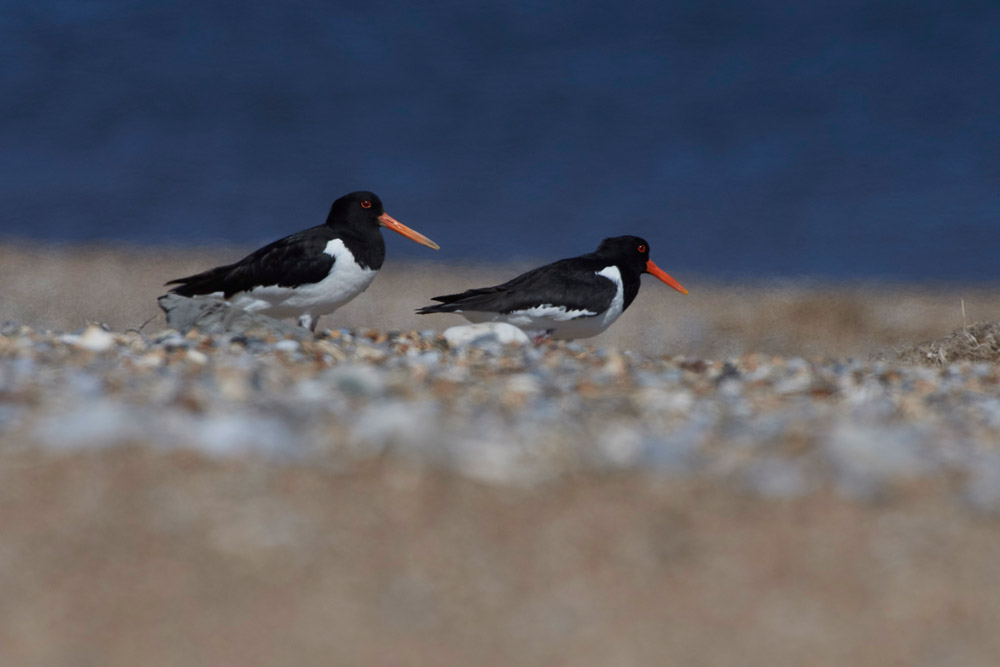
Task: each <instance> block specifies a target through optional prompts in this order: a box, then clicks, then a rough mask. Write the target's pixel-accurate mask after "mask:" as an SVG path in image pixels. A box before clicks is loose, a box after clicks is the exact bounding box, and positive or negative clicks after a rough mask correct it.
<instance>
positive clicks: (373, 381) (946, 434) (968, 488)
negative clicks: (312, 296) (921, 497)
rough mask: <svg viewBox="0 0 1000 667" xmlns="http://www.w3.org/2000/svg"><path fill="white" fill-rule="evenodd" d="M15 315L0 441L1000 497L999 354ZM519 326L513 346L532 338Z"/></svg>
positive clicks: (526, 479)
mask: <svg viewBox="0 0 1000 667" xmlns="http://www.w3.org/2000/svg"><path fill="white" fill-rule="evenodd" d="M474 333H475V335H465V334H464V333H463V332H457V333H456V332H454V331H453V332H452V334H451V335H450V336H449V338H451V340H453V341H454V342H455V343H456V344H455V345H451V344H449V342H448V339H446V338H445V337H444V336H440V335H437V334H435V333H434V332H430V331H423V332H416V331H409V332H396V331H377V330H364V331H356V330H346V329H345V330H340V331H332V332H328V333H327V334H324V335H321V336H320V337H318V338H315V339H314V338H311V337H305V338H302V339H301V340H296V339H292V338H288V337H285V336H283V335H277V334H275V333H273V332H269V331H263V330H241V331H240V332H239V333H221V334H202V333H199V332H198V331H192V332H188V333H186V334H182V333H180V332H178V331H174V330H166V331H162V332H159V333H157V334H156V335H153V336H147V335H143V334H141V333H138V332H135V331H127V332H116V331H109V330H107V329H106V328H104V327H101V326H98V325H90V326H88V327H86V328H84V329H82V330H80V331H76V332H72V333H53V332H42V331H35V330H33V329H31V328H28V327H24V326H19V325H16V324H13V323H8V324H6V325H4V326H3V328H2V329H0V446H2V447H6V448H41V449H42V450H46V451H50V452H66V451H79V450H81V449H102V448H109V447H120V446H140V447H151V448H157V449H165V450H173V449H184V450H193V451H196V452H198V453H200V454H201V455H203V456H206V457H210V458H232V457H245V456H252V457H260V458H263V459H265V460H270V461H275V462H282V461H296V462H305V463H306V464H308V465H329V466H333V467H335V468H336V467H349V466H351V465H353V464H356V463H358V462H362V461H365V460H368V459H371V458H373V457H384V456H390V457H398V458H399V459H400V460H401V461H405V462H406V463H407V464H409V465H415V466H426V467H430V468H434V469H446V470H450V471H453V472H456V473H458V474H460V475H464V476H468V477H471V478H474V479H477V480H482V481H485V482H489V483H494V484H516V485H523V484H536V483H541V482H544V481H545V480H549V479H553V478H557V477H560V476H566V475H576V474H583V473H586V474H594V473H598V474H600V473H610V472H620V471H633V472H642V473H646V474H649V475H656V476H668V477H669V476H698V477H702V478H707V479H713V480H718V482H719V483H720V484H727V485H732V486H733V487H735V488H740V489H744V490H746V492H748V493H752V494H758V495H761V496H764V497H768V498H777V499H792V498H799V497H801V496H804V495H807V494H810V493H815V492H817V491H820V490H822V489H833V490H834V491H835V492H836V493H838V494H841V495H842V496H844V497H846V498H851V499H857V500H859V501H873V500H877V499H881V498H884V497H886V496H887V495H891V494H893V493H895V492H899V491H901V490H903V489H905V488H907V486H908V485H912V484H915V483H916V484H920V483H924V482H935V483H936V482H938V481H941V482H943V483H944V484H945V485H946V487H947V488H948V489H949V490H950V492H952V493H953V494H954V496H955V497H956V498H958V499H960V500H962V501H963V502H964V503H965V506H967V507H970V508H974V509H976V510H982V511H994V510H996V509H1000V463H998V462H1000V437H998V432H1000V367H998V366H997V365H995V364H990V363H983V362H978V363H973V362H960V363H950V364H949V363H943V364H940V365H939V366H938V367H928V366H923V365H911V364H907V363H902V362H887V361H872V362H869V361H858V360H853V359H841V360H825V361H816V360H809V359H803V358H797V357H791V358H785V357H777V356H776V357H771V356H765V355H759V354H748V355H745V356H742V357H738V358H732V359H723V360H710V359H691V358H684V357H670V356H646V355H638V354H632V353H629V352H625V351H621V350H617V349H600V348H597V349H595V348H592V347H589V346H587V345H585V344H581V343H579V342H572V343H546V344H542V345H539V346H536V345H533V344H518V343H517V342H515V343H507V344H503V343H502V342H501V340H503V339H501V338H499V337H498V335H494V334H490V333H487V334H486V335H483V334H482V332H474ZM514 340H515V341H516V339H514Z"/></svg>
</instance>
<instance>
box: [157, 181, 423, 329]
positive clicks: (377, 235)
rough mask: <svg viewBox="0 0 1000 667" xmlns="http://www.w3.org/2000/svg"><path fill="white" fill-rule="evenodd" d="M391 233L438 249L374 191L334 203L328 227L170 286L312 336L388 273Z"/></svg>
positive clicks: (284, 239) (182, 293)
mask: <svg viewBox="0 0 1000 667" xmlns="http://www.w3.org/2000/svg"><path fill="white" fill-rule="evenodd" d="M380 227H388V228H389V229H391V230H393V231H394V232H398V233H400V234H402V235H403V236H405V237H406V238H408V239H411V240H413V241H416V242H417V243H420V244H423V245H425V246H428V247H430V248H434V249H435V250H437V249H438V245H437V244H436V243H434V241H431V240H430V239H429V238H427V237H426V236H424V235H423V234H421V233H419V232H417V231H415V230H413V229H410V228H409V227H407V226H406V225H404V224H403V223H401V222H399V221H398V220H396V219H395V218H393V217H392V216H390V215H389V214H388V213H386V212H385V210H384V209H383V208H382V200H381V199H379V198H378V196H377V195H376V194H375V193H373V192H367V191H360V192H352V193H350V194H348V195H344V196H343V197H341V198H340V199H338V200H337V201H335V202H333V206H332V207H330V214H329V215H328V216H327V218H326V223H324V224H322V225H319V226H318V227H310V228H309V229H306V230H303V231H301V232H297V233H295V234H292V235H290V236H286V237H285V238H283V239H280V240H278V241H275V242H274V243H271V244H270V245H266V246H264V247H263V248H261V249H260V250H256V251H254V252H252V253H250V254H249V255H247V256H246V257H244V258H243V259H241V260H240V261H238V262H236V263H234V264H227V265H226V266H219V267H216V268H214V269H209V270H208V271H204V272H202V273H198V274H195V275H193V276H188V277H186V278H177V279H176V280H171V281H170V282H168V283H167V285H174V284H176V285H178V287H175V288H173V289H172V290H171V292H173V293H175V294H180V295H181V296H188V297H197V296H214V297H222V298H225V299H226V300H228V301H229V302H230V303H232V304H233V305H234V306H236V307H238V308H242V309H244V310H247V311H250V312H258V313H263V314H265V315H270V316H271V317H279V318H281V317H297V318H298V321H299V324H300V325H301V326H303V327H307V328H308V329H309V330H310V331H315V330H316V323H317V321H318V320H319V318H320V317H321V316H322V315H328V314H329V313H332V312H333V311H335V310H336V309H337V308H340V307H341V306H343V305H344V304H345V303H347V302H348V301H350V300H351V299H353V298H354V297H356V296H357V295H359V294H361V293H362V292H364V291H365V290H366V289H367V288H368V286H369V285H370V284H371V282H372V280H374V278H375V274H376V273H377V272H378V270H379V269H380V268H382V262H383V261H384V260H385V239H383V238H382V231H381V229H380Z"/></svg>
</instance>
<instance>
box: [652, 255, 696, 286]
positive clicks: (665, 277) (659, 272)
mask: <svg viewBox="0 0 1000 667" xmlns="http://www.w3.org/2000/svg"><path fill="white" fill-rule="evenodd" d="M646 273H651V274H653V275H654V276H656V277H657V278H659V279H660V280H662V281H663V282H665V283H666V284H668V285H670V286H671V287H673V288H674V289H675V290H677V291H678V292H680V293H681V294H687V293H688V291H687V290H686V289H684V286H683V285H681V284H680V283H679V282H677V281H676V280H674V279H673V278H671V277H670V275H669V274H668V273H667V272H666V271H664V270H663V269H661V268H660V267H658V266H657V265H656V264H653V260H651V259H648V260H646Z"/></svg>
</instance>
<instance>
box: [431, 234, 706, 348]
mask: <svg viewBox="0 0 1000 667" xmlns="http://www.w3.org/2000/svg"><path fill="white" fill-rule="evenodd" d="M643 273H649V274H652V275H654V276H656V277H657V278H659V279H660V280H662V281H663V282H665V283H666V284H668V285H670V286H671V287H673V288H674V289H675V290H677V291H678V292H681V293H683V294H687V290H686V289H684V287H683V286H682V285H681V284H680V283H679V282H677V281H676V280H674V279H673V278H671V277H670V276H669V275H667V274H666V273H665V272H664V271H663V270H662V269H660V267H658V266H657V265H656V264H654V263H653V260H651V259H649V244H648V243H647V242H646V241H645V240H643V239H641V238H639V237H638V236H616V237H613V238H608V239H604V240H603V241H601V245H600V246H598V248H597V250H596V251H594V252H591V253H588V254H586V255H580V256H579V257H573V258H570V259H562V260H559V261H558V262H553V263H552V264H547V265H545V266H542V267H539V268H537V269H534V270H532V271H528V272H527V273H524V274H522V275H520V276H518V277H516V278H514V279H513V280H509V281H507V282H505V283H503V284H502V285H497V286H495V287H482V288H479V289H470V290H466V291H465V292H462V293H461V294H447V295H445V296H436V297H434V299H433V300H434V301H440V302H441V303H439V304H435V305H432V306H425V307H423V308H420V309H419V310H417V312H418V313H420V314H428V313H460V314H461V315H462V316H464V317H465V319H467V320H469V321H470V322H476V323H479V322H507V323H509V324H513V325H514V326H517V327H519V328H520V329H522V330H523V331H524V332H525V333H527V334H528V335H530V336H533V337H534V338H535V339H536V340H542V339H545V338H548V337H551V338H555V339H564V340H568V339H573V338H589V337H591V336H596V335H597V334H599V333H601V332H602V331H604V330H605V329H607V328H608V327H609V326H611V323H612V322H614V321H615V320H617V319H618V316H619V315H621V314H622V313H623V312H624V311H625V309H626V308H628V307H629V305H631V303H632V301H634V300H635V297H636V295H637V294H638V293H639V282H640V278H641V276H642V274H643Z"/></svg>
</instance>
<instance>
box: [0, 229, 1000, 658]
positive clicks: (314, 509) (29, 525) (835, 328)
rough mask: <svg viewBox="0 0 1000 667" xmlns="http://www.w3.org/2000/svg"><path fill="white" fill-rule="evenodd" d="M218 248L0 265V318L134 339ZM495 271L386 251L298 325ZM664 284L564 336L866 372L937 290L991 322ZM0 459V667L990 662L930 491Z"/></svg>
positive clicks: (994, 584) (872, 299)
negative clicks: (821, 361) (867, 497)
mask: <svg viewBox="0 0 1000 667" xmlns="http://www.w3.org/2000/svg"><path fill="white" fill-rule="evenodd" d="M239 256H241V253H240V252H239V251H230V252H226V251H218V250H213V251H209V250H199V251H195V252H191V251H179V250H170V251H158V252H155V253H154V252H151V251H142V252H139V251H134V250H128V249H124V250H108V249H80V248H58V249H56V250H54V251H44V252H43V251H41V250H40V249H30V248H29V249H25V248H10V247H7V248H0V322H2V321H6V320H11V319H13V320H17V321H19V322H20V323H23V324H27V325H30V326H32V327H35V328H53V329H57V330H74V329H77V328H79V327H81V326H82V325H83V324H84V323H86V322H88V321H100V322H106V323H107V324H108V325H110V326H111V327H112V328H113V329H116V330H121V329H124V328H127V327H133V326H137V325H139V324H141V323H142V321H143V320H145V319H146V318H147V317H149V316H151V315H154V314H156V313H157V312H158V310H157V309H156V306H155V297H156V296H157V295H158V294H160V293H162V287H161V284H162V283H163V282H164V281H165V280H166V279H168V278H173V277H177V276H181V275H185V274H187V273H192V272H195V271H198V270H201V269H204V268H206V267H208V266H212V265H215V264H217V263H223V262H227V261H232V260H233V259H236V258H238V257H239ZM519 268H523V267H517V268H506V269H504V268H497V267H493V268H489V269H488V270H483V271H481V272H480V271H478V270H473V269H471V268H455V267H449V266H442V265H432V264H426V265H416V266H396V265H395V264H393V263H392V262H391V258H390V264H389V267H388V268H387V269H386V270H385V271H384V272H383V273H382V274H381V275H380V276H379V277H378V278H377V279H376V281H375V284H374V286H373V287H372V289H371V290H369V292H368V293H367V294H365V295H364V296H363V297H361V298H359V299H358V300H357V301H356V302H355V303H352V304H350V305H349V306H347V307H345V308H344V309H342V311H340V312H339V313H337V314H335V315H334V316H332V317H329V318H325V319H324V320H322V321H321V326H327V327H340V326H344V327H362V328H363V327H375V328H380V329H408V328H420V329H426V328H437V329H441V328H444V327H445V326H450V325H451V324H454V323H458V322H460V321H461V320H459V319H458V318H455V317H444V316H442V317H417V316H416V315H414V314H413V312H412V310H413V308H414V307H416V306H419V305H422V304H423V303H425V302H426V299H427V297H429V296H432V295H435V294H439V293H444V292H448V291H452V290H457V289H461V288H463V287H467V286H470V285H481V284H488V283H491V282H493V281H496V280H501V279H504V278H506V277H509V276H511V275H513V273H514V272H515V271H516V270H518V269H519ZM678 278H679V279H681V280H682V282H684V283H685V284H686V285H687V286H688V287H689V288H690V289H691V295H690V296H689V297H683V296H681V295H678V294H677V293H675V292H673V291H672V290H669V289H668V288H666V287H665V286H663V285H660V284H658V283H656V282H655V281H652V280H648V279H647V282H646V285H645V286H644V287H643V289H642V291H641V292H640V294H639V297H638V299H637V301H636V304H635V305H634V306H633V307H632V308H631V309H630V310H629V311H628V312H626V314H625V315H624V316H623V317H622V319H621V320H620V321H619V323H617V324H616V325H615V326H614V327H612V329H611V330H610V331H609V332H608V333H606V334H604V335H603V336H601V337H599V338H596V339H593V340H592V341H589V342H590V343H592V344H594V345H600V346H621V347H624V348H629V349H634V350H637V351H641V352H644V353H647V354H663V353H666V354H671V355H679V354H683V355H687V356H691V357H713V358H720V357H724V356H727V355H734V354H739V353H743V352H748V351H757V352H763V353H767V354H776V355H779V354H780V355H806V356H818V357H843V356H856V357H862V358H866V357H868V355H870V354H872V353H877V352H879V351H885V350H891V349H892V348H893V347H894V346H901V345H904V344H907V343H912V342H916V341H920V340H924V339H929V338H938V337H941V336H943V335H945V334H947V333H948V332H950V331H952V330H953V329H955V328H956V327H958V326H961V324H962V315H961V310H960V299H962V298H964V299H965V302H966V313H967V317H968V321H969V322H970V323H971V322H972V321H974V320H977V319H997V318H998V317H1000V295H998V294H997V291H996V290H993V291H990V290H985V289H981V288H977V289H971V288H970V289H964V288H948V289H939V290H930V289H925V288H902V287H898V286H884V285H855V286H850V287H839V288H838V287H828V286H812V287H810V286H794V285H770V286H760V285H758V286H744V287H732V286H723V285H707V284H703V281H699V280H698V279H697V278H696V277H694V278H691V277H688V276H678ZM161 326H162V320H156V321H154V322H153V323H151V324H150V325H149V328H148V329H147V331H155V329H156V328H159V327H161ZM3 400H4V396H3V394H2V393H0V408H2V406H3ZM0 442H4V443H6V446H4V447H0V664H4V665H6V664H11V665H66V664H73V665H77V664H79V665H90V664H93V665H102V666H105V665H107V666H118V665H121V666H125V665H128V666H131V665H193V664H211V665H237V664H238V665H276V664H281V665H329V664H428V665H430V664H434V665H439V664H476V665H509V664H519V665H520V664H528V665H551V664H567V665H570V664H572V665H650V664H681V665H689V664H691V665H733V664H739V665H769V666H770V665H843V664H852V665H885V664H906V665H911V664H912V665H943V664H954V665H990V664H1000V635H998V634H997V633H996V628H997V627H1000V580H998V578H997V577H996V563H997V562H998V560H1000V524H998V522H997V519H996V518H995V517H993V516H990V515H983V514H976V513H974V512H972V511H970V510H969V509H968V508H966V507H962V506H960V504H958V503H956V502H955V501H954V499H949V497H948V496H946V495H944V494H942V493H939V489H937V488H936V487H935V485H934V483H930V482H919V483H917V482H915V483H914V484H913V487H912V488H901V489H899V492H898V493H897V494H895V495H893V496H891V497H887V498H882V499H876V500H875V501H872V502H862V501H859V500H847V499H845V498H844V497H842V496H840V495H837V494H834V493H832V492H830V491H828V490H821V491H819V492H816V493H813V494H809V495H807V496H803V497H799V498H794V499H784V500H767V499H762V498H761V497H759V496H751V495H749V494H746V493H743V492H741V490H740V489H735V488H728V487H727V486H726V485H724V484H722V483H719V482H718V481H714V482H712V481H707V480H705V479H698V478H691V479H688V478H683V479H680V478H674V477H670V476H663V477H658V478H651V477H647V476H644V475H641V474H635V473H629V474H625V473H621V474H611V473H604V474H598V473H595V474H586V475H585V474H581V475H579V476H578V477H576V478H573V477H570V478H567V479H561V480H559V481H557V482H553V483H550V484H542V485H539V486H532V487H519V486H492V485H488V484H483V483H476V482H473V481H469V480H468V479H462V478H458V477H455V476H452V475H448V474H443V473H440V472H433V471H429V470H426V469H418V468H414V467H408V466H407V465H406V464H405V463H402V462H400V461H396V460H388V459H387V460H383V461H375V462H372V463H370V464H369V465H367V466H363V467H362V468H360V469H357V470H351V471H349V472H348V471H344V470H339V469H330V468H324V467H322V466H309V465H295V464H288V465H284V464H278V463H275V462H274V461H262V460H256V459H251V458H249V457H248V458H247V459H246V460H232V459H231V460H227V461H217V460H206V459H205V458H203V457H201V456H199V455H198V454H195V453H191V452H171V453H164V452H156V451H151V450H150V449H149V448H145V447H142V446H136V447H134V448H118V449H112V450H106V451H88V452H82V453H80V452H78V453H72V454H53V453H52V452H46V451H41V450H38V449H34V448H30V447H22V446H19V445H18V443H10V442H9V441H8V440H0ZM793 444H794V443H793ZM942 444H943V445H945V446H947V444H948V443H942ZM873 445H877V443H873ZM790 446H791V445H790ZM792 454H793V455H794V452H792Z"/></svg>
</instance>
